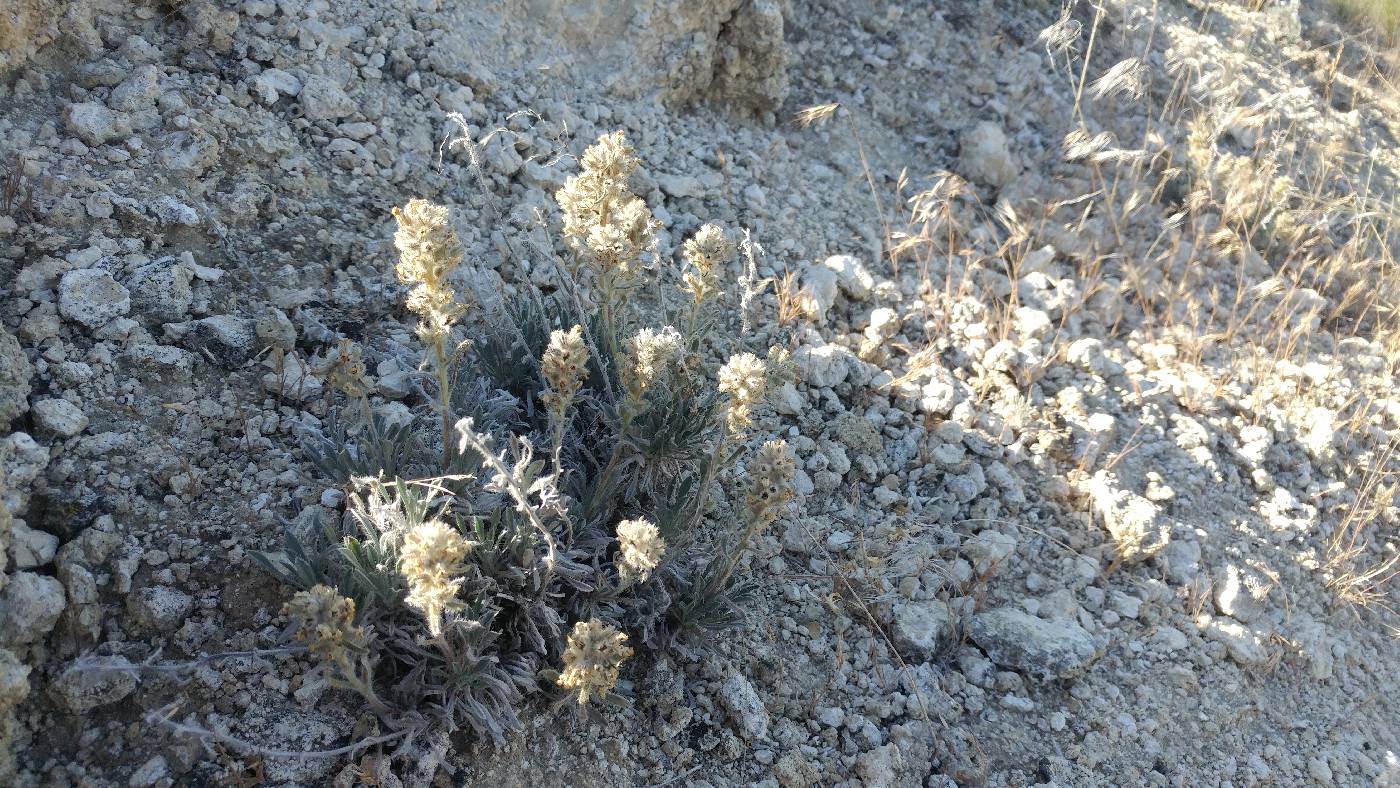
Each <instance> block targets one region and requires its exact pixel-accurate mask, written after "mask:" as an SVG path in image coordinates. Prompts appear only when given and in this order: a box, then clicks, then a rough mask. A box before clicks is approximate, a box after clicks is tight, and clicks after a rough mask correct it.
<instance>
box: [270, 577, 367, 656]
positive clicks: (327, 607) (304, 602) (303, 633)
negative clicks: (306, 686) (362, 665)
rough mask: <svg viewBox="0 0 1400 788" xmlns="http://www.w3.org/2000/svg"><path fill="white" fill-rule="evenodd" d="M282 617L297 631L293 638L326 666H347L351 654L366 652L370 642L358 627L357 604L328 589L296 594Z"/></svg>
mask: <svg viewBox="0 0 1400 788" xmlns="http://www.w3.org/2000/svg"><path fill="white" fill-rule="evenodd" d="M282 614H283V615H285V616H287V618H288V619H290V620H291V622H292V625H293V627H295V632H294V633H293V637H295V638H296V639H297V640H299V641H301V642H302V643H305V644H306V648H307V650H308V651H310V652H311V653H312V655H314V656H315V657H317V658H318V659H320V660H322V661H323V662H330V663H337V664H343V663H346V662H348V661H349V658H350V654H349V652H352V651H363V650H364V649H365V648H366V646H367V644H368V642H369V635H368V633H367V632H366V631H365V628H364V627H357V626H355V600H353V599H350V598H349V597H345V596H341V595H340V592H339V591H336V590H335V589H334V588H331V587H330V586H328V585H315V586H312V587H311V588H310V589H309V590H307V591H298V592H297V593H295V594H293V595H292V598H291V599H290V600H288V601H287V604H285V605H283V606H282Z"/></svg>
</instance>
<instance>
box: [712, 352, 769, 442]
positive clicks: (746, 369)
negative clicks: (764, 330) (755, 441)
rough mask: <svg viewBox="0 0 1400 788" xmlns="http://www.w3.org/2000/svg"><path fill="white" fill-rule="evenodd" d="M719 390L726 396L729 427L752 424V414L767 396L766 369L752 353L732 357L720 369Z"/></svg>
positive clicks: (737, 427)
mask: <svg viewBox="0 0 1400 788" xmlns="http://www.w3.org/2000/svg"><path fill="white" fill-rule="evenodd" d="M719 390H720V391H722V392H724V393H725V394H728V395H729V413H728V418H729V428H730V429H731V430H735V431H737V430H740V429H744V428H747V427H749V426H750V425H752V424H753V411H754V409H755V408H756V407H758V405H759V403H760V402H762V401H763V399H764V397H766V396H767V394H768V368H767V365H765V364H764V363H763V361H762V360H761V359H760V358H759V357H758V356H755V355H754V354H752V353H740V354H738V355H736V356H731V357H730V358H729V361H728V362H726V363H725V365H724V366H723V367H720V370H719Z"/></svg>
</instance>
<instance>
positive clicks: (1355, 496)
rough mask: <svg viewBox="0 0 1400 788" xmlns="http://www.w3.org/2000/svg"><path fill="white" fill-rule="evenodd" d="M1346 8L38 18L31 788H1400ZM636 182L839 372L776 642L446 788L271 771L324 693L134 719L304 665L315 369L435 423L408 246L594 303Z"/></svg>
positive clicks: (24, 246) (680, 231) (318, 745)
mask: <svg viewBox="0 0 1400 788" xmlns="http://www.w3.org/2000/svg"><path fill="white" fill-rule="evenodd" d="M1299 5H1300V4H1299V3H1298V2H1297V0H1294V2H1282V1H1276V0H1263V2H1255V3H1236V2H1204V1H1198V2H1180V1H1178V0H1160V1H1159V2H1153V1H1151V0H1104V2H1103V3H1102V4H1101V5H1099V6H1094V5H1091V4H1089V3H1087V2H1084V3H1079V4H1077V5H1075V6H1074V7H1073V8H1071V9H1070V10H1069V11H1067V12H1066V13H1065V14H1064V15H1063V16H1062V14H1061V11H1060V9H1058V8H1056V7H1053V6H1051V5H1048V4H1045V3H1034V2H991V1H990V0H987V1H985V2H975V1H974V0H955V1H954V2H946V3H934V4H926V3H913V2H876V1H875V0H856V2H834V1H831V0H742V1H741V0H649V1H646V2H602V0H586V1H585V2H558V0H554V1H553V2H551V0H496V1H495V2H488V1H487V0H483V2H479V3H471V2H458V1H457V0H406V1H404V2H389V1H388V0H354V1H353V2H344V3H332V2H328V1H327V0H241V1H239V0H227V1H226V2H213V1H211V0H181V1H180V2H173V3H169V4H165V3H158V2H122V1H121V0H62V1H61V2H60V0H53V1H52V2H39V1H38V0H0V161H2V162H3V164H4V167H5V168H6V169H5V172H6V173H7V178H6V179H5V181H4V183H3V184H0V298H3V300H0V434H3V435H4V437H3V438H0V472H3V477H0V493H3V501H0V517H4V518H6V519H8V520H9V521H10V522H8V523H6V522H5V521H4V520H0V525H4V526H7V528H6V529H5V530H4V531H0V543H3V544H4V545H5V548H4V550H3V552H2V553H0V554H3V555H4V557H5V560H4V561H3V562H0V566H3V571H4V574H3V578H4V581H3V585H0V714H3V719H0V740H3V743H4V747H5V749H7V750H8V752H9V753H10V754H11V758H9V759H6V758H0V782H3V783H4V784H6V785H21V786H27V785H36V786H37V785H45V786H48V785H52V786H64V785H93V786H97V785H132V786H147V785H160V786H165V785H260V784H268V785H319V784H332V783H335V784H339V785H355V784H376V785H392V784H399V783H403V784H410V785H414V784H426V783H428V782H430V781H433V780H436V781H437V782H438V784H453V785H457V784H467V785H474V784H480V785H501V784H504V785H536V786H538V785H564V784H569V785H600V786H601V785H662V784H670V785H735V784H763V785H782V786H805V785H818V784H820V785H838V784H839V785H868V786H904V785H908V786H924V785H927V786H946V785H954V784H957V785H979V784H989V785H1032V784H1035V785H1050V784H1053V785H1059V786H1079V785H1181V786H1214V785H1220V786H1224V785H1299V784H1307V783H1317V784H1322V785H1329V784H1336V785H1355V786H1360V785H1393V784H1400V706H1397V704H1396V702H1395V698H1396V697H1397V695H1400V686H1397V676H1400V646H1398V645H1397V642H1396V638H1395V634H1394V632H1395V627H1396V626H1397V625H1400V621H1397V618H1396V617H1395V616H1393V615H1391V614H1390V612H1389V611H1390V608H1391V606H1392V605H1394V604H1395V603H1397V602H1400V597H1397V594H1396V592H1395V590H1394V584H1387V583H1386V582H1385V581H1386V580H1387V579H1388V576H1389V573H1390V570H1391V569H1393V568H1394V567H1395V564H1394V563H1393V562H1394V561H1395V560H1396V559H1395V556H1396V549H1397V541H1396V540H1397V530H1396V526H1397V508H1396V506H1397V500H1396V498H1395V492H1396V477H1395V473H1396V468H1397V465H1400V463H1398V462H1396V461H1394V458H1393V449H1394V446H1395V445H1396V443H1397V441H1400V399H1397V398H1396V396H1395V391H1394V389H1395V385H1394V384H1395V380H1396V378H1395V373H1396V361H1397V353H1396V345H1395V343H1394V342H1393V339H1392V338H1393V336H1394V331H1393V324H1394V318H1395V311H1394V310H1395V306H1396V305H1397V304H1400V297H1397V289H1398V288H1397V271H1396V268H1395V265H1394V256H1393V255H1394V250H1395V248H1396V242H1395V239H1394V238H1393V237H1391V235H1390V231H1389V221H1388V219H1389V214H1390V213H1391V212H1392V211H1391V209H1392V208H1393V206H1394V194H1395V192H1394V188H1395V184H1394V181H1395V167H1396V164H1397V153H1400V141H1398V140H1397V136H1396V135H1397V133H1400V115H1397V112H1396V104H1395V98H1396V93H1395V90H1394V86H1393V85H1392V84H1391V83H1390V82H1389V81H1388V79H1387V78H1386V77H1385V76H1384V75H1385V74H1387V73H1388V71H1387V69H1386V67H1385V63H1384V62H1379V63H1378V62H1377V57H1378V56H1377V54H1376V52H1374V51H1372V50H1370V49H1368V47H1367V46H1366V45H1365V44H1364V42H1363V41H1362V39H1361V38H1359V37H1358V36H1357V35H1355V31H1354V30H1349V29H1347V28H1344V27H1341V26H1339V25H1338V23H1337V22H1336V21H1335V20H1332V19H1330V18H1328V17H1327V15H1326V13H1325V12H1324V11H1322V10H1320V9H1314V8H1304V9H1302V11H1301V12H1300V9H1299ZM1307 5H1312V4H1307ZM1256 6H1257V8H1256ZM1047 28H1048V33H1046V34H1044V35H1042V31H1043V30H1047ZM830 104H837V105H839V106H837V107H834V108H833V107H828V108H827V109H826V110H825V111H824V112H820V113H817V115H818V117H814V118H809V120H812V121H813V122H811V123H801V122H797V121H796V120H794V117H795V115H796V114H797V113H798V112H799V111H801V110H803V109H804V108H807V107H811V106H814V105H830ZM453 113H457V114H458V115H459V116H460V118H461V119H462V122H463V123H465V124H466V133H468V134H469V135H470V137H471V139H472V140H473V141H474V143H481V144H480V145H479V146H478V145H476V144H472V145H461V146H457V147H455V148H450V149H446V148H444V146H443V143H444V141H445V140H446V139H448V138H449V137H450V136H452V135H453V134H458V133H461V129H460V127H459V125H458V124H457V123H455V122H453V121H452V120H450V116H451V115H452V114H453ZM613 129H624V130H626V131H627V133H628V135H629V136H630V138H631V139H632V140H633V141H634V142H635V144H636V146H637V149H638V152H639V154H640V155H641V157H642V159H643V161H644V162H645V167H644V169H643V171H641V172H640V173H639V174H638V176H637V178H636V182H635V185H636V187H637V188H636V191H637V192H638V193H639V194H641V195H643V196H644V197H645V198H646V200H647V201H648V203H649V204H650V205H651V207H652V209H653V211H654V213H655V214H656V216H657V217H658V218H659V219H660V220H661V221H662V223H663V228H662V231H661V234H660V235H661V240H660V253H661V254H660V260H661V261H662V264H661V265H660V266H659V267H658V271H657V272H656V276H657V281H658V282H663V283H669V282H671V281H674V272H673V271H671V270H669V269H668V268H667V266H668V265H669V261H673V260H674V259H675V252H676V250H677V248H678V246H679V241H680V239H681V238H683V237H685V236H687V235H688V234H689V233H691V232H692V231H693V230H694V229H695V228H696V227H697V226H698V225H699V224H700V223H702V222H706V221H709V222H718V223H721V224H724V225H726V226H729V227H733V228H747V229H748V230H750V231H751V233H752V237H753V238H754V239H755V240H756V241H758V242H759V243H760V244H761V245H762V246H763V248H764V254H763V256H762V257H761V259H760V261H759V263H760V266H761V269H762V270H761V271H760V273H763V274H764V275H765V276H770V277H772V278H773V280H774V281H773V283H772V286H771V287H770V290H769V292H768V293H767V294H765V295H764V297H763V299H762V303H761V304H760V305H759V307H760V311H761V313H762V314H763V315H764V319H763V320H762V321H760V325H759V326H758V327H757V328H755V329H754V330H753V331H752V332H750V333H749V334H747V335H746V334H744V333H743V332H742V331H741V330H740V326H739V322H738V319H737V317H736V318H735V319H734V324H733V326H731V327H730V328H731V329H732V330H729V331H727V332H726V335H727V337H729V339H730V340H732V343H733V346H732V347H729V346H724V347H716V348H714V353H715V357H716V358H723V357H724V356H725V355H727V353H728V352H730V351H731V350H734V349H739V348H766V347H767V346H768V345H769V344H771V343H773V342H785V343H787V344H788V345H789V346H790V347H792V348H793V349H794V351H795V356H796V358H797V361H798V364H799V368H800V370H801V376H800V379H799V380H798V382H797V383H796V384H795V385H793V386H791V387H789V388H786V389H785V390H784V391H783V392H782V393H781V395H780V396H779V397H778V398H777V401H776V402H775V403H774V405H773V408H772V410H771V412H769V413H768V414H767V415H765V417H764V420H763V424H762V426H763V428H764V430H766V431H767V432H769V433H776V434H781V435H783V436H784V437H786V438H787V440H788V442H789V444H790V445H792V446H793V447H794V448H795V449H796V451H797V455H798V465H799V468H800V469H801V472H800V474H799V484H800V486H801V487H802V488H803V491H804V492H805V493H806V495H805V497H804V499H803V502H802V506H801V508H800V510H798V511H796V512H794V513H792V514H791V515H789V516H787V517H785V518H784V519H783V520H781V521H780V522H779V523H778V524H777V525H775V526H774V528H773V529H771V530H770V531H769V532H768V533H766V534H764V535H763V537H762V539H761V542H760V544H759V546H758V548H757V550H756V554H755V557H754V559H753V560H752V561H751V562H750V564H749V565H748V566H747V567H746V568H745V570H744V571H746V572H748V573H750V574H751V575H752V576H753V577H755V578H756V579H757V580H758V581H759V582H760V584H761V587H762V589H763V593H762V595H761V597H760V598H759V600H758V601H757V602H756V603H755V604H754V607H753V609H752V610H750V611H749V617H750V624H749V626H748V627H747V628H746V629H744V630H742V631H739V632H733V633H725V634H723V635H721V636H718V637H714V638H704V639H701V640H698V641H691V642H686V643H682V644H681V645H679V646H678V647H677V648H676V649H674V650H673V651H670V652H668V653H665V654H651V655H643V656H640V657H639V658H638V659H636V660H634V661H632V662H631V663H629V666H628V668H627V670H626V671H625V672H624V676H623V689H624V690H625V691H626V692H627V693H628V694H630V695H631V697H632V698H633V699H634V701H633V703H632V705H631V706H630V707H627V708H625V709H607V710H602V709H593V710H591V711H577V710H575V709H573V708H572V707H570V706H567V705H565V706H563V707H558V706H551V705H550V704H549V703H547V702H544V701H541V702H539V703H537V704H535V705H534V706H531V707H530V709H528V712H527V715H526V720H525V725H524V728H523V730H521V731H519V732H517V733H516V734H515V735H514V736H512V738H511V739H510V740H509V741H508V743H507V744H506V745H505V746H504V747H500V748H496V747H491V746H486V745H483V744H481V743H479V742H473V741H471V740H470V739H469V738H467V737H460V738H456V739H453V740H451V741H444V742H442V743H441V746H442V750H441V754H442V760H443V762H442V765H441V766H440V767H439V768H438V770H437V772H436V774H433V773H431V772H427V773H425V772H419V771H415V770H413V769H411V768H407V767H405V766H404V765H402V764H398V765H394V766H393V769H392V773H390V772H389V771H388V768H387V766H385V767H383V768H381V767H380V766H379V764H380V763H385V764H387V762H377V761H376V759H375V756H374V753H373V752H370V753H368V754H363V755H359V754H357V756H356V758H355V759H354V760H353V762H352V761H347V760H346V759H344V758H335V757H331V758H286V757H274V756H273V755H272V754H270V753H269V751H273V750H318V749H333V748H336V747H340V746H342V745H345V744H347V743H349V742H351V741H352V740H353V737H354V736H355V735H357V733H356V723H357V720H358V718H359V710H358V709H357V707H356V704H355V703H354V702H353V701H352V699H351V698H350V697H348V696H346V695H343V694H341V693H338V692H335V691H329V690H327V688H326V687H325V685H324V683H317V682H308V681H303V676H304V674H305V670H306V667H307V664H306V661H305V660H304V659H301V658H298V657H296V656H294V655H283V656H260V657H256V658H244V659H225V660H218V661H211V662H208V663H204V664H199V665H197V666H195V667H193V668H191V669H189V670H185V671H182V672H180V673H175V674H162V673H159V672H155V671H150V670H147V671H135V672H112V671H95V670H92V669H88V668H85V667H84V666H85V665H91V664H93V663H92V661H93V660H95V659H96V660H99V661H101V662H102V664H106V665H111V664H112V663H113V661H114V660H128V661H130V662H131V663H141V662H145V661H150V662H151V664H164V663H166V662H171V661H180V660H190V659H194V658H198V657H199V656H200V655H203V654H211V653H216V652H225V651H230V650H254V649H267V648H274V647H276V646H278V645H280V644H281V643H282V642H283V628H284V620H283V619H282V618H281V614H280V612H279V611H280V608H281V605H282V603H283V602H284V601H285V599H286V598H287V596H288V595H289V591H288V589H286V588H285V587H283V586H281V585H280V584H279V583H278V582H276V581H275V580H274V579H273V578H272V577H271V576H269V575H267V574H265V573H263V572H262V571H261V570H260V569H259V568H257V566H255V565H254V563H253V562H252V561H251V560H250V558H249V552H250V551H252V550H265V549H272V548H274V547H275V546H276V545H277V544H278V543H280V540H281V532H282V529H283V524H284V523H292V524H293V526H292V527H297V526H298V524H305V523H307V522H310V521H311V518H313V516H314V515H315V514H316V513H318V512H324V511H325V510H327V509H332V510H333V509H335V508H336V507H337V506H339V505H340V500H341V496H340V493H339V491H337V490H333V489H328V483H327V482H326V480H325V479H320V478H318V476H317V472H316V471H315V469H314V468H312V467H311V466H310V465H309V463H307V462H306V460H305V457H304V456H303V454H302V451H301V449H300V444H301V442H302V440H303V439H304V436H305V435H306V434H308V431H309V432H312V433H314V432H315V431H316V430H317V429H319V428H320V425H321V424H322V423H323V419H324V418H325V417H326V415H327V406H326V402H327V398H328V397H327V394H328V391H327V388H326V386H325V384H324V382H323V381H322V380H321V379H320V377H318V376H317V374H316V371H315V363H314V360H315V359H316V358H317V357H318V356H322V357H323V356H324V355H325V354H326V352H328V350H329V349H331V348H333V347H334V346H335V345H336V344H337V343H338V342H339V341H340V340H341V339H345V338H348V339H351V340H354V341H356V342H358V343H360V344H361V345H362V346H363V347H364V349H365V356H366V359H367V360H368V361H369V366H370V370H371V373H372V376H373V379H374V383H375V397H374V402H375V403H376V405H375V406H376V408H378V409H379V410H380V411H381V412H382V413H384V414H385V415H387V416H390V417H403V416H406V415H408V414H410V413H426V412H427V409H428V404H427V402H426V401H425V400H423V399H422V397H421V396H420V394H419V390H418V389H417V388H415V386H414V385H413V384H412V380H413V374H412V373H413V370H414V367H415V365H416V363H417V351H416V349H415V341H414V339H413V336H412V328H411V326H412V322H413V321H412V317H411V316H410V315H409V314H407V313H406V312H405V311H404V309H403V308H402V306H401V300H402V294H403V289H402V287H401V286H400V285H399V284H398V283H397V282H395V280H394V277H393V272H392V262H393V257H392V246H391V245H390V244H389V239H390V237H391V235H392V232H393V229H392V220H391V218H390V216H389V208H390V207H391V206H394V205H398V204H402V203H403V202H404V201H405V200H407V199H408V198H410V197H413V196H424V197H428V198H431V199H433V200H436V201H439V202H443V203H447V204H449V205H452V206H453V207H454V209H455V210H456V214H457V217H458V219H459V221H460V227H459V233H460V235H461V237H462V239H463V241H464V243H465V244H466V245H467V247H468V259H469V261H470V262H471V265H470V266H467V267H466V268H468V269H469V270H466V271H464V273H463V276H464V277H465V279H466V280H468V281H465V282H464V286H468V287H472V288H474V289H476V290H478V291H479V292H491V291H494V290H495V289H497V288H499V287H506V288H513V287H518V286H519V285H521V284H523V283H526V282H528V281H530V280H531V279H532V278H534V279H535V280H542V281H536V284H539V285H541V286H545V287H548V286H549V285H550V283H549V281H547V280H548V275H547V273H546V271H547V269H546V268H545V267H531V266H529V265H528V264H527V263H528V261H526V262H525V263H522V262H521V261H519V260H518V259H517V258H515V257H513V256H512V255H509V254H507V253H506V248H507V244H508V241H509V239H511V238H512V237H514V236H517V235H519V234H523V233H528V232H531V231H532V228H534V227H535V225H536V222H537V221H541V218H540V217H543V218H542V220H543V221H544V222H546V224H548V223H550V222H557V215H556V209H555V206H554V204H553V199H552V196H551V195H552V194H553V192H554V190H555V189H556V188H558V187H559V185H561V184H562V182H563V178H564V177H565V176H566V175H568V174H570V173H572V172H574V171H575V169H576V168H577V162H576V160H575V159H574V157H575V156H577V155H578V154H579V153H580V152H581V150H582V149H583V147H584V146H585V145H587V144H588V143H589V142H590V141H591V140H593V139H594V138H596V136H597V135H599V134H600V133H603V132H606V131H610V130H613ZM1104 135H1106V136H1104ZM738 273H739V272H738V269H737V268H736V269H735V271H733V272H732V274H731V275H732V276H733V277H737V276H738ZM789 275H790V276H789ZM733 295H734V294H733V293H731V297H733ZM726 341H728V340H726ZM1387 562H1392V563H1389V564H1388V563H1387ZM153 713H155V714H156V716H157V717H159V716H161V715H162V714H163V715H164V716H165V717H166V718H167V719H168V722H167V723H161V722H160V721H159V719H155V718H153V717H152V714H153ZM179 725H186V726H200V727H205V728H208V729H210V730H216V731H218V732H220V733H221V734H226V736H227V737H237V738H239V739H241V740H244V741H247V742H251V743H254V744H256V745H257V746H258V747H260V748H262V749H263V750H264V752H263V753H262V754H258V753H255V752H251V751H249V750H248V749H247V748H244V747H240V746H237V745H234V744H232V743H229V742H227V741H223V742H221V741H218V740H216V739H215V738H212V737H209V736H205V737H202V738H201V737H198V736H191V735H187V734H186V733H182V732H181V731H180V730H178V729H177V728H178V726H179Z"/></svg>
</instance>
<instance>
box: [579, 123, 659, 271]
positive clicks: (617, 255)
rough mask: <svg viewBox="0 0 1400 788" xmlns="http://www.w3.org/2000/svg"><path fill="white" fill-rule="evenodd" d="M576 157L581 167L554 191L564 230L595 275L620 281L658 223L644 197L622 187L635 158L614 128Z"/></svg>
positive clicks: (636, 263) (633, 267) (637, 259)
mask: <svg viewBox="0 0 1400 788" xmlns="http://www.w3.org/2000/svg"><path fill="white" fill-rule="evenodd" d="M582 163H583V167H582V171H581V172H579V174H578V175H572V176H570V177H569V178H568V180H566V181H565V182H564V187H563V188H562V189H560V190H559V191H558V192H556V193H555V195H554V198H555V200H557V201H558V202H559V207H560V209H561V210H562V211H563V213H564V236H565V238H566V239H567V240H568V242H569V244H570V246H572V247H573V248H574V250H575V251H577V252H579V253H580V254H581V255H582V256H583V257H584V258H585V259H587V260H588V261H589V262H590V263H591V264H592V266H593V268H594V270H595V271H596V272H597V273H598V275H599V276H600V277H602V278H605V279H606V280H609V281H611V282H619V283H625V281H626V280H627V279H628V278H630V277H631V276H632V275H633V274H635V273H636V272H637V270H638V268H639V267H640V266H639V263H640V260H641V256H642V253H643V252H645V251H646V250H648V249H650V248H651V247H652V246H653V244H654V243H655V240H656V228H657V226H658V225H657V222H656V220H655V219H653V218H652V215H651V209H650V208H648V207H647V204H646V202H644V201H643V200H642V199H641V198H639V197H636V196H635V195H633V194H632V192H631V191H630V190H629V189H628V188H627V178H628V176H629V175H631V174H632V171H633V170H635V169H636V168H637V165H638V163H639V162H638V160H637V155H636V152H635V151H633V150H632V146H631V145H629V144H628V143H627V138H626V136H625V135H624V134H623V133H622V132H621V131H615V132H612V133H611V134H604V135H603V136H602V137H599V138H598V141H597V142H596V143H594V144H593V145H591V146H590V147H589V148H588V150H586V151H584V154H583V161H582Z"/></svg>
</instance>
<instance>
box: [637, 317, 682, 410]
mask: <svg viewBox="0 0 1400 788" xmlns="http://www.w3.org/2000/svg"><path fill="white" fill-rule="evenodd" d="M682 341H683V340H682V339H681V335H680V333H679V332H678V331H676V330H675V329H674V328H671V327H670V326H666V327H665V328H663V329H661V330H660V331H656V330H654V329H651V328H643V329H641V330H640V331H638V332H637V333H635V334H633V335H632V338H631V339H629V340H627V357H626V359H624V360H623V364H622V384H623V387H624V388H626V389H627V396H628V397H629V398H630V399H631V400H632V401H633V402H640V401H641V399H642V395H643V394H645V393H646V390H647V389H648V388H650V387H651V385H652V384H653V383H655V382H656V380H657V378H659V377H661V376H662V375H663V374H664V373H665V372H666V369H667V368H668V367H669V366H671V364H672V363H674V362H675V360H676V359H677V358H678V357H679V356H680V354H681V344H682Z"/></svg>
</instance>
